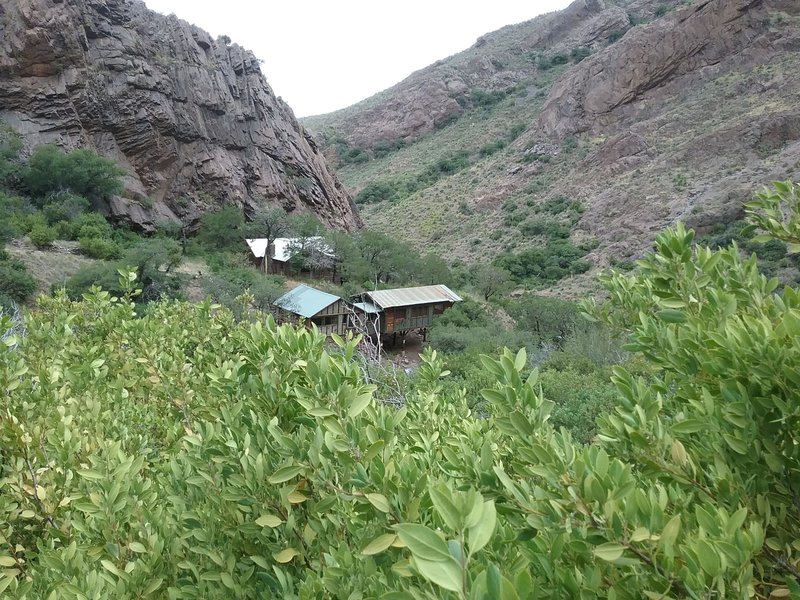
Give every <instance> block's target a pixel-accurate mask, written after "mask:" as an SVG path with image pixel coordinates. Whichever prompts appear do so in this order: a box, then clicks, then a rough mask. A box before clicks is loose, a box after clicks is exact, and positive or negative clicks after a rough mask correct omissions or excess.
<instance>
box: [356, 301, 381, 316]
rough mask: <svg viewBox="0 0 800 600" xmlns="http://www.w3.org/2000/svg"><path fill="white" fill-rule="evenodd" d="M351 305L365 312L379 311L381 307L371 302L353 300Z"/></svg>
mask: <svg viewBox="0 0 800 600" xmlns="http://www.w3.org/2000/svg"><path fill="white" fill-rule="evenodd" d="M353 306H355V307H356V308H357V309H359V310H361V311H362V312H365V313H379V312H381V309H380V308H378V307H377V306H375V305H374V304H373V303H372V302H353Z"/></svg>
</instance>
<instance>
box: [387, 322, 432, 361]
mask: <svg viewBox="0 0 800 600" xmlns="http://www.w3.org/2000/svg"><path fill="white" fill-rule="evenodd" d="M424 349H425V344H424V343H423V341H422V336H421V335H419V334H418V333H416V332H413V331H411V332H409V333H407V334H406V336H405V338H402V337H400V336H397V342H396V343H395V344H392V336H391V335H387V336H386V337H385V338H384V340H383V352H384V354H385V355H386V357H387V358H388V359H389V360H391V361H392V363H393V364H394V365H395V366H396V367H398V368H409V369H416V368H417V367H418V366H419V363H420V360H419V355H420V354H421V353H422V351H423V350H424Z"/></svg>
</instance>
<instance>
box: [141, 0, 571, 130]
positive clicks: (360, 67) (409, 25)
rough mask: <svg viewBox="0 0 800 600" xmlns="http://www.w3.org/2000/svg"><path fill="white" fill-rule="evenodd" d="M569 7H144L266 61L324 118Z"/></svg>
mask: <svg viewBox="0 0 800 600" xmlns="http://www.w3.org/2000/svg"><path fill="white" fill-rule="evenodd" d="M569 2H570V0H482V1H476V0H460V1H459V0H405V1H403V2H386V1H381V0H339V1H336V0H327V1H326V0H282V1H280V2H271V1H268V0H267V1H265V0H260V1H259V0H145V3H146V4H147V6H148V7H149V8H151V9H153V10H156V11H158V12H160V13H164V14H169V13H175V14H176V15H177V16H178V17H180V18H181V19H184V20H186V21H189V22H190V23H194V24H195V25H197V26H199V27H202V28H203V29H205V30H207V31H209V32H210V33H211V34H212V35H214V36H215V37H216V36H218V35H227V36H229V37H230V38H231V39H232V40H233V41H234V42H236V43H237V44H239V45H240V46H244V47H245V48H248V49H249V50H252V51H253V52H254V53H255V54H256V56H257V57H258V58H260V59H262V60H263V61H264V64H263V65H262V71H263V72H264V74H265V75H266V77H267V80H268V81H269V83H270V85H271V86H272V89H273V90H274V91H275V93H276V94H277V95H279V96H282V97H283V99H284V100H286V101H287V102H288V103H289V105H290V106H291V107H292V109H293V110H294V113H295V115H296V116H298V117H304V116H310V115H315V114H321V113H326V112H331V111H333V110H336V109H339V108H344V107H345V106H349V105H351V104H354V103H355V102H358V101H359V100H363V99H364V98H367V97H368V96H371V95H372V94H374V93H376V92H379V91H381V90H383V89H386V88H387V87H390V86H392V85H394V84H395V83H397V82H399V81H401V80H402V79H404V78H405V77H406V76H408V75H410V74H411V73H412V72H413V71H416V70H417V69H421V68H422V67H425V66H427V65H429V64H431V63H433V62H435V61H437V60H439V59H440V58H446V57H447V56H450V55H451V54H455V53H457V52H460V51H461V50H465V49H466V48H468V47H470V46H471V45H472V44H474V43H475V40H476V39H477V38H478V37H479V36H480V35H482V34H484V33H488V32H490V31H494V30H496V29H499V28H500V27H503V26H504V25H511V24H512V23H520V22H522V21H527V20H528V19H532V18H533V17H535V16H536V15H539V14H542V13H545V12H550V11H553V10H557V9H561V8H564V7H565V6H567V5H568V4H569Z"/></svg>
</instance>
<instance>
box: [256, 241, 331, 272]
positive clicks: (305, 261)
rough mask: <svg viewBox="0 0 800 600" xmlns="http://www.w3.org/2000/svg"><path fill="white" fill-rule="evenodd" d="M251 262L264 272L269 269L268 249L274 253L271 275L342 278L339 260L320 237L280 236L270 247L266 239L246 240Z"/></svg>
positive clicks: (271, 254) (272, 255) (272, 254)
mask: <svg viewBox="0 0 800 600" xmlns="http://www.w3.org/2000/svg"><path fill="white" fill-rule="evenodd" d="M245 241H246V242H247V246H248V247H249V248H250V262H251V263H252V264H253V265H254V266H255V267H257V268H258V269H259V270H260V271H261V272H262V273H266V272H267V260H266V255H267V250H269V252H270V261H269V262H270V267H269V273H268V274H269V275H284V276H291V275H308V276H309V277H312V278H316V279H328V280H330V281H332V282H334V283H338V282H339V281H341V273H340V272H339V270H338V259H337V258H336V256H335V255H334V254H333V250H331V248H330V247H329V246H328V244H326V243H325V240H324V239H323V238H322V237H320V236H314V237H308V238H276V239H275V240H274V241H273V242H272V244H269V248H268V247H267V240H266V239H264V238H255V239H246V240H245Z"/></svg>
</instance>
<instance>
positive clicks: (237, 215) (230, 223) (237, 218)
mask: <svg viewBox="0 0 800 600" xmlns="http://www.w3.org/2000/svg"><path fill="white" fill-rule="evenodd" d="M244 231H245V224H244V217H243V216H242V211H241V210H239V209H238V208H236V207H235V206H226V207H225V208H223V209H220V210H218V211H216V212H210V213H206V214H204V215H203V216H202V217H201V218H200V229H199V231H198V232H197V241H198V243H200V244H201V245H202V246H203V247H204V248H205V249H206V251H212V252H225V251H235V250H242V249H243V248H244V237H245V236H244V235H243V233H244Z"/></svg>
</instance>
